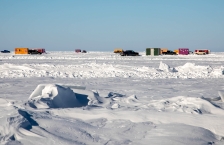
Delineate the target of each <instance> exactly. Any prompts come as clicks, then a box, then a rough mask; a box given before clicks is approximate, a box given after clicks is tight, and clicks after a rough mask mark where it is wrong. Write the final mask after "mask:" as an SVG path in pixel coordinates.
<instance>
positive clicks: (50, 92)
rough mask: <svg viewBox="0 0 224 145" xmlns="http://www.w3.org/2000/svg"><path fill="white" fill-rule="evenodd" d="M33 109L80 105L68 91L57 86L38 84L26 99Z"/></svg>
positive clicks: (70, 91) (72, 93) (69, 90)
mask: <svg viewBox="0 0 224 145" xmlns="http://www.w3.org/2000/svg"><path fill="white" fill-rule="evenodd" d="M28 103H29V105H30V106H31V107H33V108H71V107H80V106H82V104H81V103H80V102H79V100H78V99H77V98H76V94H75V93H74V92H73V91H72V90H71V89H70V88H66V87H63V86H60V85H57V84H40V85H38V86H37V88H36V89H35V90H34V91H33V93H32V94H31V95H30V97H29V99H28Z"/></svg>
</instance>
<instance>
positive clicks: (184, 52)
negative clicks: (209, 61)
mask: <svg viewBox="0 0 224 145" xmlns="http://www.w3.org/2000/svg"><path fill="white" fill-rule="evenodd" d="M179 54H181V55H188V54H189V48H179Z"/></svg>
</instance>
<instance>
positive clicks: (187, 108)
mask: <svg viewBox="0 0 224 145" xmlns="http://www.w3.org/2000/svg"><path fill="white" fill-rule="evenodd" d="M147 106H148V107H149V108H152V109H155V110H157V111H160V112H184V113H190V114H219V115H224V110H222V109H220V108H218V107H216V106H214V105H213V104H212V103H211V102H209V101H207V100H205V99H203V98H193V97H184V96H178V97H173V98H169V99H162V100H152V101H150V103H148V105H147Z"/></svg>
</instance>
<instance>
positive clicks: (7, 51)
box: [1, 50, 10, 53]
mask: <svg viewBox="0 0 224 145" xmlns="http://www.w3.org/2000/svg"><path fill="white" fill-rule="evenodd" d="M1 53H10V51H9V50H3V51H1Z"/></svg>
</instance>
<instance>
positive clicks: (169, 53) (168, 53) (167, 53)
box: [162, 50, 176, 55]
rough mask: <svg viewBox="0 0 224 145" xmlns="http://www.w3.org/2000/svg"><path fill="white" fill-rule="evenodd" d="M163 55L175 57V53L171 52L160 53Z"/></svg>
mask: <svg viewBox="0 0 224 145" xmlns="http://www.w3.org/2000/svg"><path fill="white" fill-rule="evenodd" d="M162 54H163V55H176V52H173V51H171V50H167V51H166V52H163V53H162Z"/></svg>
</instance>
